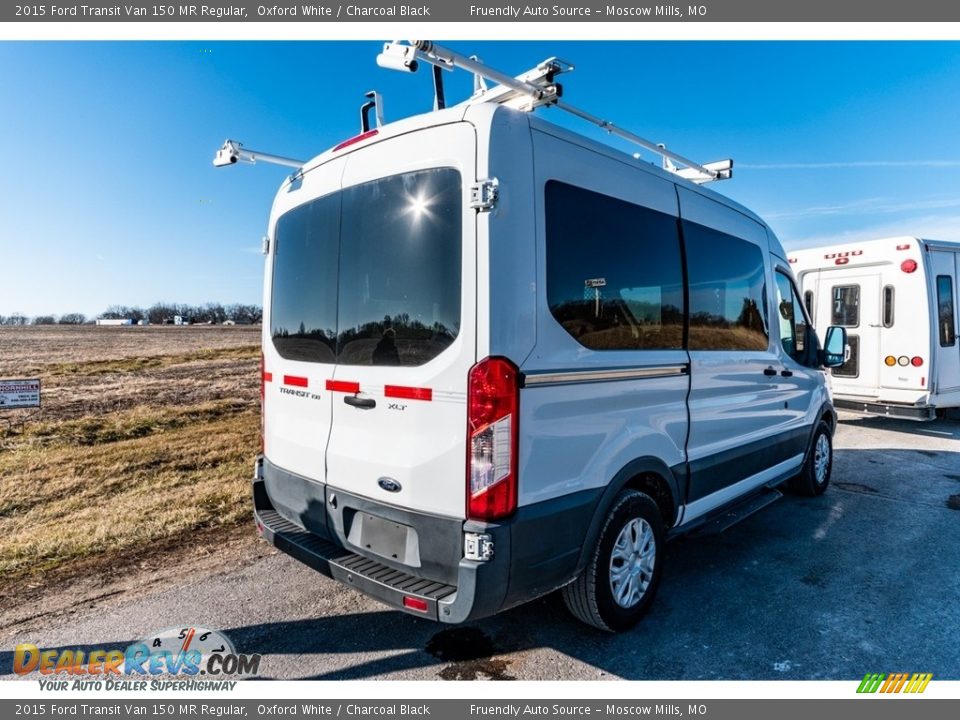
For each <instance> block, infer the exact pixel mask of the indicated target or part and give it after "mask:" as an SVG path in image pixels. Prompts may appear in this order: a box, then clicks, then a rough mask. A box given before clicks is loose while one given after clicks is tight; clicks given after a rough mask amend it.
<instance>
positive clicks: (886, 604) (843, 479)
mask: <svg viewBox="0 0 960 720" xmlns="http://www.w3.org/2000/svg"><path fill="white" fill-rule="evenodd" d="M911 427H913V425H912V424H911ZM956 431H957V428H956V427H954V428H953V430H952V432H956ZM954 495H955V496H957V499H958V501H960V453H957V452H939V453H937V454H936V458H934V459H931V458H930V457H927V456H924V455H918V452H917V451H913V450H883V451H877V450H837V452H836V464H835V470H834V478H833V487H831V489H830V490H829V491H828V492H827V493H826V494H825V495H824V496H822V497H819V498H812V499H808V498H796V497H792V496H786V497H785V498H784V499H782V500H780V501H779V502H777V503H774V504H773V505H771V506H769V507H768V508H766V509H764V510H763V511H761V512H759V513H757V514H756V515H754V516H752V517H750V518H748V519H747V520H745V521H744V522H742V523H740V524H739V525H736V526H734V527H732V528H730V529H729V530H727V531H726V532H725V533H723V534H721V535H713V536H689V537H685V538H681V539H678V540H675V541H673V542H671V543H670V544H669V545H668V548H667V554H666V564H665V566H664V567H665V570H664V576H663V583H662V585H661V588H660V592H659V595H658V597H657V599H656V602H655V603H654V605H653V607H652V609H651V611H650V613H649V614H648V615H647V617H646V618H645V619H644V620H643V621H642V622H641V623H640V625H639V626H637V628H635V629H634V630H633V631H631V632H628V633H624V634H621V635H611V634H607V633H602V632H598V631H595V630H593V629H591V628H588V627H586V626H584V625H582V624H580V623H579V622H577V621H575V620H574V619H573V618H572V617H571V616H569V615H568V614H567V612H566V610H565V608H564V607H563V603H562V601H561V600H560V598H559V597H558V596H557V595H556V594H554V595H551V596H548V597H546V598H542V599H540V600H537V601H534V602H532V603H529V604H527V605H524V606H522V607H519V608H516V609H514V610H511V611H508V612H505V613H502V614H500V615H498V616H495V617H493V618H489V619H486V620H482V621H478V622H475V623H471V624H468V625H466V626H461V627H449V626H444V625H439V624H435V623H432V622H428V621H425V620H420V619H417V618H415V617H412V616H409V615H406V614H404V613H400V612H374V613H346V614H342V615H335V616H327V617H318V618H315V619H301V620H292V621H289V622H269V623H262V624H253V625H243V626H238V627H228V628H224V631H225V632H226V634H227V636H228V637H230V638H231V639H232V640H233V642H234V644H235V645H236V647H237V650H238V651H239V652H242V653H259V654H261V655H262V656H264V660H263V663H262V665H261V670H262V676H263V678H265V679H266V678H269V677H284V678H303V679H319V680H347V679H364V678H390V677H399V676H409V675H410V673H411V671H415V674H416V675H417V676H418V677H427V678H429V677H435V678H444V679H513V678H521V679H553V680H563V679H571V678H572V677H576V678H579V679H595V678H600V677H603V676H604V675H608V676H616V677H621V678H627V679H651V680H652V679H657V680H692V679H749V680H768V679H834V680H854V679H858V678H861V677H862V676H863V674H864V673H865V672H867V671H868V670H869V671H880V672H892V671H894V670H896V671H904V672H906V671H910V672H913V671H917V672H920V671H923V672H932V673H933V674H934V676H935V677H936V678H938V679H950V678H952V679H960V647H958V646H957V644H956V643H954V642H952V641H950V640H949V638H950V637H951V636H950V632H949V629H951V628H956V627H957V626H958V625H960V603H956V602H952V601H951V598H956V597H960V573H957V571H956V568H957V567H960V514H958V513H957V512H955V510H957V509H960V502H958V504H956V506H955V507H954V508H952V509H951V505H950V497H951V496H954ZM290 562H293V561H292V560H291V561H290ZM318 582H329V581H327V580H326V579H322V578H318ZM894 628H896V629H897V630H896V631H895V632H894V631H892V629H894ZM128 641H129V639H128ZM128 641H126V642H128ZM118 646H120V647H124V646H125V641H116V642H107V643H101V644H99V645H96V646H85V647H84V648H83V649H87V650H89V649H109V648H116V647H118ZM291 656H292V658H291ZM581 664H584V665H585V666H588V667H582V666H581ZM11 666H12V650H4V651H2V652H0V673H3V674H6V673H10V672H11ZM271 668H273V669H271ZM877 668H879V670H877Z"/></svg>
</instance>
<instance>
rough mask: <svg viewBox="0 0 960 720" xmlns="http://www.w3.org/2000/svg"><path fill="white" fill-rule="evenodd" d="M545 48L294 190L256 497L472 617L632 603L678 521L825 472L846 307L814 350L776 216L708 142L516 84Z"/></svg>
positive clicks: (598, 620) (374, 568)
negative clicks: (690, 147)
mask: <svg viewBox="0 0 960 720" xmlns="http://www.w3.org/2000/svg"><path fill="white" fill-rule="evenodd" d="M401 48H413V50H411V51H408V50H402V52H404V53H409V54H408V55H407V60H409V61H410V62H423V61H424V60H426V61H427V62H431V61H434V62H439V61H438V58H440V61H443V60H447V59H449V58H451V57H452V58H454V60H453V61H452V64H457V65H460V64H461V63H462V64H464V65H466V64H467V63H468V62H471V61H467V60H465V59H464V58H462V56H458V55H456V54H454V53H450V52H449V51H445V50H444V49H442V48H437V47H436V46H425V45H423V44H420V45H417V46H407V45H403V46H401ZM389 49H390V46H388V50H389ZM395 57H396V56H395ZM550 62H555V61H548V63H547V64H545V65H543V66H541V67H540V69H539V72H536V73H533V72H532V73H528V74H526V75H524V76H521V79H520V80H516V81H514V80H512V79H510V78H504V76H502V75H499V74H496V73H494V72H493V71H489V70H487V69H485V68H483V67H482V66H481V67H480V68H476V67H475V66H476V63H474V67H473V68H471V69H473V70H474V71H475V72H477V74H478V75H481V76H486V77H491V76H493V77H495V78H496V79H497V81H498V82H501V81H502V82H504V83H511V82H512V83H513V85H509V84H507V85H500V86H498V87H497V88H493V89H491V90H489V91H487V90H485V89H484V88H483V87H482V86H481V87H480V89H479V91H478V93H477V95H476V96H474V97H473V98H472V99H470V100H469V101H467V102H465V103H462V104H460V105H457V106H455V107H451V108H447V109H440V110H437V111H434V112H432V113H428V114H426V115H423V116H418V117H413V118H409V119H406V120H401V121H398V122H394V123H390V124H383V125H378V126H377V127H375V128H365V130H366V131H365V132H363V133H361V134H360V135H358V136H357V137H354V138H351V139H349V140H347V141H345V142H343V143H340V144H339V145H337V146H336V147H334V148H333V149H331V150H329V151H327V152H324V153H322V154H321V155H319V156H317V157H316V158H314V159H312V160H310V161H308V162H306V163H304V164H303V166H302V168H301V169H298V171H297V172H296V173H295V174H294V175H293V176H292V177H291V178H290V179H289V180H288V181H287V182H285V183H284V184H283V186H282V187H281V188H280V190H279V192H278V193H277V196H276V199H275V201H274V205H273V210H272V213H271V216H270V223H269V230H268V240H267V243H266V244H267V245H268V251H267V261H266V282H265V291H264V335H263V381H264V382H263V454H262V457H261V459H260V460H259V462H258V464H257V468H256V475H255V478H254V484H253V496H254V503H255V510H256V521H257V526H258V528H259V531H260V532H261V533H262V535H263V537H264V538H265V539H267V540H268V541H270V542H271V543H273V544H275V545H276V546H277V547H278V548H280V549H281V550H284V551H285V552H287V553H289V554H291V555H293V556H294V557H296V558H298V559H300V560H301V561H303V562H305V563H307V564H308V565H310V566H312V567H314V568H316V569H317V570H319V571H320V572H322V573H324V574H327V575H330V576H332V577H333V578H335V579H337V580H340V581H341V582H344V583H347V584H349V585H351V586H353V587H354V588H356V589H357V590H360V591H362V592H364V593H367V594H369V595H371V596H373V597H375V598H378V599H379V600H381V601H383V602H385V603H387V604H389V605H392V606H394V607H396V608H398V609H401V610H405V611H407V612H410V613H413V614H417V615H420V616H424V617H428V618H432V619H435V620H439V621H442V622H448V623H461V622H464V621H466V620H471V619H474V618H479V617H483V616H487V615H491V614H493V613H496V612H498V611H500V610H503V609H505V608H509V607H511V606H514V605H517V604H519V603H522V602H525V601H528V600H530V599H532V598H535V597H537V596H540V595H543V594H545V593H548V592H551V591H553V590H556V589H558V588H563V593H564V597H565V599H566V602H567V604H568V606H569V607H570V609H571V610H572V612H573V613H574V614H575V615H576V616H578V617H579V618H581V619H582V620H584V621H585V622H588V623H591V624H593V625H595V626H597V627H600V628H604V629H608V630H622V629H625V628H627V627H630V626H631V625H632V624H634V623H635V622H636V621H637V620H638V619H639V618H640V616H641V615H642V614H643V612H644V611H645V610H646V608H647V607H648V605H649V603H650V601H651V600H652V598H653V595H654V593H655V591H656V588H657V585H658V582H659V578H660V574H661V572H662V569H663V558H664V544H665V542H666V539H667V538H668V537H669V536H671V535H674V534H677V533H681V532H685V531H688V530H691V529H694V528H698V527H700V528H703V527H705V526H707V525H708V524H719V525H721V526H722V525H726V524H728V523H730V522H731V521H732V520H734V519H737V518H738V517H742V516H744V515H746V514H748V513H749V512H751V511H753V510H755V509H758V508H759V507H761V506H762V505H765V504H766V503H767V502H769V501H770V499H772V498H775V497H778V496H779V493H778V492H777V491H776V489H775V488H776V487H777V486H778V485H779V484H781V483H784V482H785V481H788V480H789V481H791V482H792V484H793V486H794V487H795V488H796V489H797V490H799V491H800V492H802V493H806V494H808V495H816V494H819V493H821V492H823V490H824V489H825V488H826V486H827V483H828V482H829V479H830V471H831V463H832V440H831V438H832V434H833V430H834V426H835V422H836V420H835V413H834V410H833V407H832V404H831V400H830V396H829V392H828V389H827V386H826V383H825V376H824V372H823V370H822V368H823V367H824V366H826V365H831V364H839V363H840V362H842V348H843V345H844V342H845V334H844V331H843V330H842V329H838V330H836V331H834V330H831V331H830V337H829V338H828V340H827V341H826V343H825V344H826V346H827V349H828V350H832V353H829V352H825V351H823V350H821V349H820V348H819V346H818V344H817V340H816V335H815V334H814V332H813V329H812V326H811V325H810V324H809V322H808V320H807V316H806V315H805V313H804V310H803V307H802V302H801V300H800V295H799V293H798V291H797V290H796V288H795V286H794V281H793V276H792V274H791V272H790V269H789V265H788V263H787V260H786V256H785V254H784V252H783V250H782V248H781V246H780V243H779V242H778V241H777V239H776V238H775V237H774V236H773V234H772V233H771V232H770V230H769V229H768V228H767V226H766V225H765V224H764V223H763V222H762V221H761V220H760V219H759V218H757V217H756V216H755V215H753V214H752V213H750V212H749V211H748V210H746V209H744V208H742V207H740V206H738V205H736V204H735V203H733V202H731V201H729V200H727V199H725V198H724V197H722V196H720V195H717V194H715V193H713V192H710V191H708V190H705V189H702V188H701V187H699V186H698V185H697V184H696V183H694V182H690V181H688V180H687V179H685V176H692V177H694V178H695V179H699V180H704V179H708V178H707V177H705V175H709V174H710V173H711V172H712V171H711V169H710V167H709V166H701V165H696V164H692V166H693V167H692V169H691V167H686V168H679V169H678V167H677V165H676V164H675V163H676V161H678V159H679V160H682V158H680V156H677V155H673V154H669V155H668V159H669V163H667V165H668V169H666V170H665V169H661V168H659V167H656V166H653V165H651V164H648V163H644V162H640V161H638V160H637V159H635V158H633V157H631V156H629V155H627V154H624V153H621V152H619V151H616V150H613V149H611V148H609V147H607V146H605V145H602V144H599V143H596V142H593V141H591V140H588V139H586V138H585V137H582V136H580V135H577V134H574V133H571V132H569V131H566V130H563V129H561V128H559V127H557V126H555V125H552V124H550V123H547V122H545V121H543V120H542V119H540V118H539V117H537V116H535V115H534V114H533V113H531V112H526V111H524V110H525V109H526V110H529V109H530V107H529V106H527V107H526V108H523V107H521V108H520V109H517V108H516V107H514V105H516V104H517V103H513V102H510V101H509V97H513V98H514V100H517V99H519V100H521V101H522V100H523V94H524V92H526V89H525V86H526V85H535V86H536V88H537V89H538V90H539V91H544V92H545V93H548V94H551V95H553V96H554V97H559V92H558V91H557V89H556V87H555V85H554V84H553V74H554V73H553V72H552V71H547V72H544V71H543V70H544V68H545V67H549V63H550ZM534 77H536V78H537V79H536V80H534V79H533V78H534ZM504 88H507V90H509V92H507V90H505V89H504ZM510 88H513V90H510ZM517 88H519V89H517ZM439 96H440V93H438V103H437V104H438V105H441V106H442V104H443V103H442V102H439ZM531 96H532V93H531ZM521 105H522V102H521ZM566 109H569V108H566ZM579 114H580V115H581V116H584V115H585V114H583V113H579ZM653 147H656V146H655V145H654V146H653ZM243 152H244V151H242V148H240V146H239V145H237V144H236V143H231V142H229V141H228V143H227V145H225V146H224V149H223V150H222V151H221V155H220V156H218V161H217V162H218V163H220V164H228V163H230V162H233V161H235V160H236V159H244V156H243V154H242V153H243ZM247 152H248V153H249V155H250V156H249V157H246V159H255V158H254V157H253V156H254V155H256V157H259V158H261V159H263V158H264V157H265V156H263V155H262V154H254V153H252V152H250V151H247ZM273 157H274V159H276V156H273ZM278 161H280V162H285V161H284V160H283V159H282V158H281V159H280V160H278ZM291 163H292V164H294V165H296V164H297V162H295V161H291ZM716 174H718V175H719V174H720V173H716Z"/></svg>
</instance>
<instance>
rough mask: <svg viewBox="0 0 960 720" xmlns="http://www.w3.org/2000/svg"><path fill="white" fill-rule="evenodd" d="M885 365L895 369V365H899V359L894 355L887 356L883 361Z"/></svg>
mask: <svg viewBox="0 0 960 720" xmlns="http://www.w3.org/2000/svg"><path fill="white" fill-rule="evenodd" d="M883 364H884V365H886V366H887V367H893V366H894V365H896V364H897V359H896V358H895V357H894V356H893V355H887V356H886V357H885V358H884V359H883Z"/></svg>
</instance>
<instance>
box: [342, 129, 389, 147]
mask: <svg viewBox="0 0 960 720" xmlns="http://www.w3.org/2000/svg"><path fill="white" fill-rule="evenodd" d="M377 134H378V131H377V130H367V131H366V132H362V133H360V134H359V135H354V136H353V137H352V138H349V139H348V140H344V141H343V142H342V143H340V144H339V145H337V146H336V147H335V148H333V151H334V152H337V150H343V149H344V148H346V147H350V146H351V145H356V144H357V143H359V142H363V141H364V140H369V139H370V138H372V137H373V136H374V135H377Z"/></svg>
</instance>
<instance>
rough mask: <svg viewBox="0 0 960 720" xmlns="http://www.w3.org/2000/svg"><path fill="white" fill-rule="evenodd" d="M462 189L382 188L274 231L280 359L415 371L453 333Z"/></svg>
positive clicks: (454, 177)
mask: <svg viewBox="0 0 960 720" xmlns="http://www.w3.org/2000/svg"><path fill="white" fill-rule="evenodd" d="M462 222H463V220H462V213H461V183H460V174H459V173H458V172H457V171H456V170H453V169H449V168H444V169H435V170H422V171H418V172H411V173H404V174H402V175H393V176H390V177H386V178H381V179H379V180H375V181H373V182H368V183H364V184H362V185H357V186H354V187H350V188H347V189H345V190H344V191H342V192H340V193H334V194H333V195H328V196H326V197H323V198H319V199H317V200H314V201H312V202H310V203H307V204H306V205H303V206H301V207H299V208H296V209H294V210H291V211H290V212H288V213H286V214H285V215H284V216H283V217H281V218H280V219H279V220H278V222H277V228H276V244H275V248H276V249H275V254H276V257H275V258H274V264H273V291H272V302H271V309H270V327H271V333H272V335H273V344H274V347H276V349H277V351H278V352H279V353H280V355H281V356H282V357H284V358H287V359H290V360H306V361H312V362H322V363H333V362H338V363H343V364H349V365H422V364H424V363H426V362H428V361H429V360H432V359H433V358H434V357H436V356H437V355H439V354H440V353H441V352H442V351H443V350H444V349H445V348H446V347H447V346H448V345H450V343H451V342H452V341H453V340H454V338H455V337H456V336H457V333H458V332H459V329H460V274H461V263H460V257H461V247H460V246H461V226H462Z"/></svg>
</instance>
